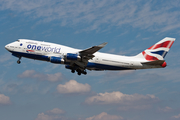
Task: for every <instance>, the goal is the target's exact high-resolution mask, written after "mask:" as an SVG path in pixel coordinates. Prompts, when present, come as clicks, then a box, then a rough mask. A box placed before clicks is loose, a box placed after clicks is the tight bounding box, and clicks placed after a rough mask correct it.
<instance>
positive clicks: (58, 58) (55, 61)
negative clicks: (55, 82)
mask: <svg viewBox="0 0 180 120" xmlns="http://www.w3.org/2000/svg"><path fill="white" fill-rule="evenodd" d="M50 62H51V63H56V64H64V60H63V59H62V58H60V57H51V58H50Z"/></svg>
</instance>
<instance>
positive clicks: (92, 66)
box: [11, 51, 131, 70]
mask: <svg viewBox="0 0 180 120" xmlns="http://www.w3.org/2000/svg"><path fill="white" fill-rule="evenodd" d="M11 52H12V51H11ZM12 55H13V56H16V57H26V58H30V59H36V60H43V61H49V57H48V56H44V55H35V54H31V53H21V52H12ZM65 64H66V65H69V64H70V63H69V62H68V63H65ZM86 68H89V69H94V70H129V69H131V68H125V67H118V66H111V65H105V64H99V63H93V62H88V64H87V66H86Z"/></svg>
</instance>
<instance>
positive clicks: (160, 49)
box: [5, 37, 175, 75]
mask: <svg viewBox="0 0 180 120" xmlns="http://www.w3.org/2000/svg"><path fill="white" fill-rule="evenodd" d="M174 41H175V38H169V37H166V38H164V39H163V40H161V41H159V42H158V43H156V44H155V45H153V46H151V47H150V48H148V49H146V50H144V51H143V52H141V53H139V54H138V55H135V56H120V55H114V54H108V53H101V52H97V51H98V50H100V49H101V48H103V47H104V46H105V45H106V44H107V43H106V42H105V43H102V44H100V45H98V46H93V47H91V48H88V49H85V50H80V49H75V48H71V47H67V46H63V45H59V44H54V43H49V42H41V41H35V40H28V39H18V40H17V41H15V42H12V43H10V44H8V45H6V46H5V48H6V49H7V50H8V51H9V52H11V53H12V55H13V56H15V57H18V58H19V59H18V61H17V63H18V64H20V63H21V61H20V60H21V58H22V57H25V58H30V59H34V60H42V61H48V62H51V63H55V64H64V65H65V68H67V69H70V70H71V72H72V73H74V72H75V71H76V72H77V74H78V75H81V74H85V75H86V74H87V72H86V69H88V70H97V71H98V70H135V69H148V68H164V67H166V62H165V60H164V57H165V56H166V54H167V53H168V51H169V49H170V48H171V46H172V44H173V43H174Z"/></svg>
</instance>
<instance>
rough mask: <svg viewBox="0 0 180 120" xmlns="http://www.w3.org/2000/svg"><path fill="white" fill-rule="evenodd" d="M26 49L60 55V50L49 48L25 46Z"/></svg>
mask: <svg viewBox="0 0 180 120" xmlns="http://www.w3.org/2000/svg"><path fill="white" fill-rule="evenodd" d="M27 48H28V49H31V50H39V51H40V50H41V51H45V52H54V53H60V50H61V48H56V47H55V48H51V47H43V46H36V45H31V44H29V45H27Z"/></svg>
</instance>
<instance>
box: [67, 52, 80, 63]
mask: <svg viewBox="0 0 180 120" xmlns="http://www.w3.org/2000/svg"><path fill="white" fill-rule="evenodd" d="M66 59H67V60H78V61H79V60H81V57H80V56H79V55H78V54H73V53H67V55H66Z"/></svg>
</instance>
